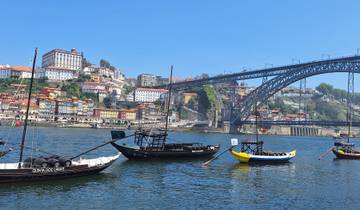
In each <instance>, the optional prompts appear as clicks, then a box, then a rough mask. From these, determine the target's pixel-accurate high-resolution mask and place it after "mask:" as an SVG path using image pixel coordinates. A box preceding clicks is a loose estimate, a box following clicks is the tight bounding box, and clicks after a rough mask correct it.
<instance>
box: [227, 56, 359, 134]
mask: <svg viewBox="0 0 360 210" xmlns="http://www.w3.org/2000/svg"><path fill="white" fill-rule="evenodd" d="M339 72H354V73H360V60H351V61H339V62H333V63H326V64H315V65H308V66H302V67H300V68H296V69H293V70H291V71H289V72H287V73H284V74H282V75H279V76H277V77H275V78H273V79H271V80H269V81H267V82H265V83H263V84H262V85H261V86H259V87H258V88H256V89H255V90H253V91H252V92H251V93H250V94H248V95H247V96H246V97H245V98H244V99H243V100H241V101H240V102H239V103H238V104H236V105H235V106H234V108H233V111H232V114H231V119H230V122H231V126H232V127H233V128H234V127H237V126H241V125H242V123H241V122H242V121H245V120H246V119H247V118H248V117H249V116H250V113H251V110H252V107H253V105H254V104H255V103H256V102H257V104H258V105H261V104H263V103H264V102H266V101H267V100H268V99H269V98H270V97H271V96H273V95H274V94H275V93H277V92H278V91H280V90H281V89H283V88H285V87H287V86H289V85H290V84H292V83H294V82H297V81H299V80H301V79H304V78H307V77H311V76H315V75H320V74H328V73H339Z"/></svg>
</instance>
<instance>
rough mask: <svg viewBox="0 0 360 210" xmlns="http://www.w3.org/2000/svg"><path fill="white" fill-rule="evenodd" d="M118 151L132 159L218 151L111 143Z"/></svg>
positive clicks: (198, 155)
mask: <svg viewBox="0 0 360 210" xmlns="http://www.w3.org/2000/svg"><path fill="white" fill-rule="evenodd" d="M111 144H112V145H113V146H114V147H115V148H116V149H117V150H118V151H119V152H121V153H122V154H123V155H124V156H125V157H126V158H128V159H130V160H134V159H139V160H140V159H141V160H145V159H163V158H200V157H210V156H213V155H214V154H215V153H216V152H218V150H219V147H215V148H214V149H213V150H190V151H183V150H182V151H174V150H156V151H155V150H143V149H135V148H131V147H126V146H122V145H119V144H116V143H113V142H112V143H111Z"/></svg>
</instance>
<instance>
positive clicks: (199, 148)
mask: <svg viewBox="0 0 360 210" xmlns="http://www.w3.org/2000/svg"><path fill="white" fill-rule="evenodd" d="M119 132H123V131H111V133H112V138H113V140H116V139H117V136H118V133H119ZM166 137H167V135H166V134H165V133H164V131H161V130H159V131H158V132H154V131H150V130H142V129H140V130H137V131H135V135H134V143H132V144H129V143H121V144H120V143H115V142H111V144H112V145H113V146H114V147H115V148H116V149H117V150H119V151H120V152H121V153H122V154H123V155H124V156H125V157H127V158H128V159H143V160H144V159H154V158H196V157H209V156H212V155H214V154H215V153H217V152H218V151H219V148H220V145H203V144H201V143H166Z"/></svg>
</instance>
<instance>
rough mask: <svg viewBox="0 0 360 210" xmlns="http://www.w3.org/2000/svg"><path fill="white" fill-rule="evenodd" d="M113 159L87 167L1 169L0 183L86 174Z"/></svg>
mask: <svg viewBox="0 0 360 210" xmlns="http://www.w3.org/2000/svg"><path fill="white" fill-rule="evenodd" d="M114 161H115V160H113V161H111V162H109V163H106V164H104V165H100V166H93V167H88V165H78V166H70V167H65V168H57V169H55V168H47V169H27V168H22V169H2V170H1V172H0V183H11V182H29V181H47V180H56V179H64V178H73V177H80V176H88V175H93V174H97V173H99V172H101V171H102V170H104V169H106V168H107V167H109V166H110V165H111V164H112V163H113V162H114Z"/></svg>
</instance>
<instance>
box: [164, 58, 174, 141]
mask: <svg viewBox="0 0 360 210" xmlns="http://www.w3.org/2000/svg"><path fill="white" fill-rule="evenodd" d="M172 74H173V66H172V65H171V67H170V83H169V90H168V91H169V92H168V101H167V107H166V122H165V136H166V135H167V130H168V124H169V113H170V101H171V89H172Z"/></svg>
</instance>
